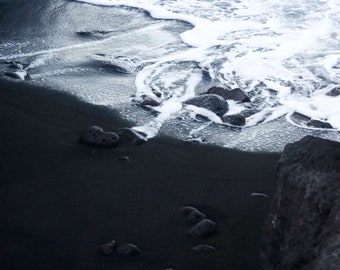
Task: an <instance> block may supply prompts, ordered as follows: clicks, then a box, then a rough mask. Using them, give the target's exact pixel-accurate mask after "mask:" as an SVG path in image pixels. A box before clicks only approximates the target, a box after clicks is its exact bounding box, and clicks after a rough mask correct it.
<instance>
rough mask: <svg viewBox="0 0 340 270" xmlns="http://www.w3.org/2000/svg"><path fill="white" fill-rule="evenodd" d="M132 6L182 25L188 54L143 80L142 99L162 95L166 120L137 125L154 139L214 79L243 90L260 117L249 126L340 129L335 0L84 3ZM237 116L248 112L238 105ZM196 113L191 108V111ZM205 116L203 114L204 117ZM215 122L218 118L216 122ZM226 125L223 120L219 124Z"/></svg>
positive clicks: (161, 62) (338, 6) (153, 67)
mask: <svg viewBox="0 0 340 270" xmlns="http://www.w3.org/2000/svg"><path fill="white" fill-rule="evenodd" d="M81 2H87V3H91V4H95V5H106V6H128V7H134V8H139V9H143V10H145V11H147V12H148V13H149V14H150V15H151V16H152V17H153V18H155V19H171V20H181V21H186V22H188V23H190V24H192V26H193V27H192V28H191V29H190V30H187V31H185V32H183V33H181V35H180V37H181V40H182V41H183V42H184V43H185V44H187V45H188V48H186V49H183V50H180V51H175V52H171V53H168V54H165V55H164V56H160V57H158V58H156V59H153V62H152V64H150V65H146V66H145V67H144V68H143V69H142V70H141V71H139V73H138V74H137V77H136V88H137V93H136V94H137V96H141V95H145V94H146V95H149V96H154V91H152V90H156V91H158V92H161V93H162V95H161V99H162V102H161V105H160V106H159V107H158V108H156V109H157V110H158V111H159V113H160V114H158V116H157V118H155V119H154V120H152V121H151V122H149V123H147V124H145V125H143V126H141V127H138V128H139V129H140V130H141V131H144V132H146V133H147V134H148V136H149V137H152V136H154V135H155V134H157V132H158V130H159V128H160V127H161V125H162V124H163V122H164V121H165V120H166V119H167V118H169V117H171V115H172V114H174V113H176V112H179V111H180V110H182V108H183V106H182V102H183V101H184V100H185V99H187V98H190V97H192V96H194V95H195V89H196V87H197V86H198V85H199V83H200V82H201V81H202V79H203V74H208V75H209V77H210V80H211V84H212V85H219V86H229V87H232V88H236V87H238V88H241V89H242V90H243V91H245V92H246V93H247V94H248V95H249V96H250V97H251V99H252V106H253V108H255V109H256V110H257V111H258V112H257V113H256V114H253V115H252V116H249V117H248V118H247V122H246V127H249V126H254V125H257V124H259V123H265V122H268V121H272V120H275V119H277V118H279V117H282V116H286V119H287V120H288V121H289V122H290V123H292V124H294V125H298V126H301V127H304V128H310V127H307V126H306V124H305V122H303V121H299V120H298V119H299V117H296V115H303V117H306V118H309V119H315V120H320V121H327V122H328V123H330V124H331V125H332V127H333V128H334V129H335V130H340V106H339V104H340V95H330V94H329V92H330V91H331V90H333V89H336V88H337V87H340V47H339V44H340V3H339V2H338V1H336V0H296V1H293V2H292V1H288V0H283V1H272V0H262V1H255V0H233V1H215V0H210V1H208V0H207V1H202V0H190V1H179V0H142V1H138V0H134V1H129V0H124V1H120V0H116V1H114V0H112V1H110V0H81ZM230 105H231V110H230V113H232V112H235V110H236V111H242V109H246V107H245V105H241V104H236V103H231V104H230ZM189 110H190V108H189ZM201 113H202V112H201ZM210 119H211V120H212V121H214V119H216V118H214V117H210ZM215 121H217V122H219V120H215Z"/></svg>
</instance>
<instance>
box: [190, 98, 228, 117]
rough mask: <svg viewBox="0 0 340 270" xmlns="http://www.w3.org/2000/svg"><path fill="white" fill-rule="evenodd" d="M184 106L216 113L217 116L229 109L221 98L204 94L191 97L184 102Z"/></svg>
mask: <svg viewBox="0 0 340 270" xmlns="http://www.w3.org/2000/svg"><path fill="white" fill-rule="evenodd" d="M184 104H189V105H194V106H196V107H201V108H205V109H207V110H210V111H212V112H214V113H216V114H217V115H218V116H222V115H224V114H225V113H226V112H227V111H228V109H229V105H228V103H227V102H226V101H225V100H224V99H223V98H222V97H221V96H218V95H215V94H204V95H200V96H197V97H193V98H191V99H188V100H186V101H185V102H184Z"/></svg>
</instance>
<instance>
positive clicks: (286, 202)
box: [261, 136, 340, 270]
mask: <svg viewBox="0 0 340 270" xmlns="http://www.w3.org/2000/svg"><path fill="white" fill-rule="evenodd" d="M277 178H278V183H277V194H276V197H275V200H274V201H273V205H272V209H271V213H270V214H269V215H268V218H267V221H266V224H265V227H264V233H263V237H262V248H261V254H262V258H263V261H264V269H266V270H269V269H270V270H273V269H274V270H286V269H302V270H326V269H327V270H337V269H339V266H340V143H339V142H334V141H329V140H325V139H321V138H316V137H312V136H307V137H305V138H303V139H301V140H300V141H298V142H295V143H292V144H288V145H287V146H286V147H285V149H284V151H283V153H282V156H281V158H280V160H279V163H278V168H277Z"/></svg>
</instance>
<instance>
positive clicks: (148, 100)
mask: <svg viewBox="0 0 340 270" xmlns="http://www.w3.org/2000/svg"><path fill="white" fill-rule="evenodd" d="M159 104H160V103H159V102H158V101H157V100H156V99H154V98H152V97H149V96H143V97H142V100H141V102H140V105H141V106H151V107H155V106H159Z"/></svg>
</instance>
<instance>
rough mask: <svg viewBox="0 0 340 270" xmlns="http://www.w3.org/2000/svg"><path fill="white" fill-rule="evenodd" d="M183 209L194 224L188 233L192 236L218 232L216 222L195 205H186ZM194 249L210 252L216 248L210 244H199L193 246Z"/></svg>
mask: <svg viewBox="0 0 340 270" xmlns="http://www.w3.org/2000/svg"><path fill="white" fill-rule="evenodd" d="M181 211H182V213H183V214H184V215H185V216H186V219H187V220H188V221H189V223H190V224H192V225H193V226H192V227H191V229H190V230H189V231H188V234H189V235H191V236H192V237H196V238H200V237H207V236H210V235H212V234H213V233H215V232H216V223H215V222H214V221H212V220H210V219H208V218H207V216H206V215H205V214H204V213H202V212H201V211H199V210H197V209H196V208H195V207H192V206H184V207H182V208H181ZM193 250H195V251H198V252H207V253H210V252H213V251H215V250H216V249H215V248H214V247H213V246H210V245H198V246H195V247H193Z"/></svg>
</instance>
